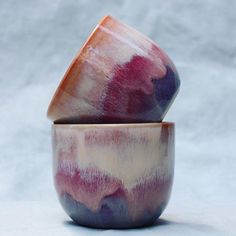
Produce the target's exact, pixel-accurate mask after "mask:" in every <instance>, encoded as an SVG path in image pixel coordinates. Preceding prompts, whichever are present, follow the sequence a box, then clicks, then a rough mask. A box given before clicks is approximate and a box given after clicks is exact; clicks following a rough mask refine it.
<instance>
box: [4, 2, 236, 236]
mask: <svg viewBox="0 0 236 236" xmlns="http://www.w3.org/2000/svg"><path fill="white" fill-rule="evenodd" d="M235 12H236V1H234V0H225V1H222V0H199V1H194V0H189V1H184V0H177V1H169V0H168V1H160V0H150V1H142V0H136V1H132V0H117V1H115V0H113V1H111V0H100V1H96V0H90V1H87V0H79V1H76V0H74V1H72V0H69V1H62V0H54V1H46V0H39V1H27V0H23V1H13V0H9V1H0V52H1V53H0V99H1V103H0V200H1V205H0V207H1V208H2V207H3V210H2V211H1V213H0V219H1V220H0V222H1V221H2V218H4V220H5V221H4V222H5V223H4V225H5V227H0V235H8V233H9V235H13V234H10V231H9V230H8V228H7V227H8V226H6V225H8V224H9V227H10V223H11V224H12V228H14V224H15V223H16V222H17V221H15V220H13V221H10V220H9V221H8V220H7V219H6V218H7V217H11V218H14V214H15V215H16V217H20V214H19V212H18V213H16V212H15V211H17V210H18V211H21V212H24V209H28V211H27V210H26V213H27V212H29V211H32V210H29V209H31V208H30V207H29V208H27V207H28V206H29V205H30V204H31V203H27V202H28V201H38V203H37V204H36V203H35V205H34V207H35V209H36V210H35V211H33V212H31V213H30V214H31V216H32V219H30V220H29V221H30V222H31V221H32V222H33V221H35V220H38V221H39V223H38V225H40V224H41V225H44V227H45V224H46V225H50V220H51V218H53V216H54V215H53V214H54V213H52V214H51V213H50V212H57V213H55V214H58V215H60V214H61V215H60V216H58V221H59V222H57V223H53V222H55V221H56V220H55V218H54V219H53V221H52V224H53V227H54V226H55V227H61V228H63V227H64V226H63V223H61V222H60V220H61V218H63V217H64V218H63V219H65V220H66V219H68V218H67V217H66V215H63V212H62V210H61V211H60V209H52V207H51V205H50V207H49V206H47V207H45V209H44V208H43V209H42V210H43V211H44V212H46V213H47V212H48V213H47V215H48V217H47V218H44V217H42V215H43V212H41V211H40V202H57V201H58V200H57V198H56V194H55V191H54V187H53V182H52V171H51V169H52V166H51V162H52V160H51V159H52V157H51V137H50V134H51V131H50V128H51V127H50V126H51V123H50V122H49V120H47V118H46V110H47V106H48V104H49V101H50V99H51V96H52V95H53V93H54V91H55V89H56V87H57V85H58V83H59V81H60V80H61V78H62V76H63V74H64V72H65V71H66V69H67V67H68V66H69V64H70V62H71V60H72V59H73V57H74V56H75V55H76V53H77V52H78V50H79V48H80V47H81V46H82V44H83V42H84V41H85V40H86V38H87V37H88V35H89V33H90V32H91V31H92V29H93V27H94V26H95V25H96V24H97V22H98V21H99V20H100V18H101V17H103V16H104V15H106V14H110V15H113V16H114V17H116V18H117V19H119V20H121V21H123V22H125V23H127V24H129V25H130V26H133V27H134V28H136V29H137V30H139V31H141V32H143V33H144V34H146V35H147V36H149V37H150V38H152V39H153V40H154V41H156V42H157V43H158V44H159V45H160V46H161V47H162V48H163V49H164V50H165V51H166V52H167V53H168V55H169V56H170V57H171V58H172V59H173V61H174V62H175V64H176V66H177V69H178V71H179V74H180V78H181V82H182V83H181V88H180V92H179V94H178V96H177V98H176V100H175V102H174V104H173V106H172V107H171V109H170V110H169V112H168V114H167V116H166V117H165V120H167V121H175V122H176V167H175V181H174V186H173V192H172V196H171V200H170V203H169V205H168V208H167V209H166V211H165V213H164V214H163V216H162V217H163V218H164V219H166V220H167V221H169V222H168V223H163V224H162V226H163V225H164V227H152V228H150V229H146V230H147V232H148V233H149V234H150V235H152V234H153V235H154V234H156V233H157V232H158V231H160V232H162V233H163V235H165V234H166V235H170V232H173V233H174V234H175V235H178V234H179V235H183V234H184V233H188V235H190V233H191V235H194V233H195V234H196V235H205V234H206V235H208V234H209V235H226V234H227V235H235V234H236V227H235V222H236V216H235V212H236V201H235V195H236V184H235V182H236V161H235V158H236V152H235V143H236V135H235V133H236V108H235V102H236V98H235V97H236V80H235V77H236V53H235V52H236V40H235V39H236V28H235V24H236V14H235ZM11 201H14V202H12V203H11ZM23 201H24V202H23ZM25 201H26V202H25ZM6 202H8V203H6ZM45 204H46V203H45ZM55 207H56V208H57V207H58V205H56V206H55ZM14 209H16V210H14ZM33 209H34V208H33ZM46 213H45V214H46ZM38 214H39V215H40V217H39V216H38ZM50 215H51V216H52V217H49V216H50ZM25 217H29V215H27V216H26V215H25ZM33 217H35V219H34V218H33ZM60 217H61V218H60ZM42 221H47V223H45V222H44V223H43V222H42ZM14 222H15V223H14ZM62 222H63V221H62ZM17 227H21V228H20V229H21V230H19V231H17V232H18V233H19V232H21V233H22V235H27V234H26V232H28V231H27V230H28V228H27V227H28V226H27V224H26V225H25V226H24V227H23V226H22V225H19V224H17ZM22 227H23V228H22ZM29 227H30V223H29ZM42 227H43V226H42ZM53 227H52V228H53ZM46 228H47V227H46ZM46 228H45V229H46ZM67 228H68V231H66V229H67ZM71 228H73V229H71ZM53 229H54V228H53ZM70 230H74V231H75V233H76V231H78V230H81V233H82V232H84V233H85V234H90V231H89V232H87V231H86V229H81V228H76V227H74V226H73V225H70V224H69V225H68V224H67V225H66V228H64V231H61V232H64V234H63V235H73V234H70V233H71V232H70ZM163 230H164V231H163ZM36 231H37V227H36ZM39 231H40V230H38V231H37V232H39ZM74 231H73V232H74ZM40 232H41V231H40ZM53 232H54V231H53V230H52V233H51V234H53ZM66 232H67V233H66ZM93 232H94V231H93ZM99 232H101V231H99ZM109 232H110V231H106V233H109ZM122 232H123V231H122ZM140 232H141V231H140ZM13 233H14V232H13ZM113 233H114V231H113ZM118 233H120V232H118ZM129 233H130V234H132V231H129ZM136 233H137V231H136ZM181 233H183V234H181ZM51 234H50V232H49V233H48V234H46V233H45V234H44V235H51ZM140 234H141V233H140ZM18 235H19V234H18ZM35 235H36V234H35ZM41 235H42V234H41ZM76 235H77V234H76Z"/></svg>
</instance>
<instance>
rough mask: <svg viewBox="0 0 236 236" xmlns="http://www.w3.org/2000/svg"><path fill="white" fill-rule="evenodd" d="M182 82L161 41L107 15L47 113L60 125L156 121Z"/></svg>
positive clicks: (74, 64)
mask: <svg viewBox="0 0 236 236" xmlns="http://www.w3.org/2000/svg"><path fill="white" fill-rule="evenodd" d="M179 85H180V80H179V76H178V73H177V71H176V68H175V66H174V64H173V63H172V61H171V60H170V59H169V58H168V56H167V55H166V54H165V53H164V52H163V51H162V50H161V49H160V47H159V46H158V45H157V44H155V43H154V42H153V41H151V40H150V39H148V38H147V37H146V36H144V35H143V34H141V33H139V32H137V31H136V30H134V29H132V28H130V27H129V26H127V25H124V24H122V23H120V22H119V21H117V20H115V19H114V18H112V17H110V16H107V17H105V18H104V19H103V20H102V21H101V22H100V23H99V24H98V26H97V27H96V28H95V30H94V31H93V33H92V34H91V36H90V37H89V39H88V40H87V42H86V43H85V45H84V46H83V47H82V49H81V50H80V52H79V54H78V55H77V56H76V58H75V59H74V61H73V62H72V63H71V65H70V67H69V69H68V70H67V72H66V74H65V76H64V78H63V80H62V82H61V83H60V85H59V87H58V89H57V90H56V93H55V95H54V97H53V98H52V101H51V103H50V105H49V108H48V114H47V115H48V117H49V118H50V119H51V120H52V121H57V122H59V123H62V122H63V123H69V122H70V123H135V122H157V121H161V120H162V119H163V117H164V115H165V114H166V112H167V110H168V108H169V107H170V105H171V103H172V102H173V100H174V98H175V96H176V94H177V91H178V89H179Z"/></svg>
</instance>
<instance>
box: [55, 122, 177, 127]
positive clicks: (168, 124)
mask: <svg viewBox="0 0 236 236" xmlns="http://www.w3.org/2000/svg"><path fill="white" fill-rule="evenodd" d="M174 126H175V122H168V121H163V122H150V123H117V124H115V123H110V124H69V123H68V124H55V123H53V124H52V127H53V128H69V129H72V128H75V129H76V128H80V129H81V128H155V127H174Z"/></svg>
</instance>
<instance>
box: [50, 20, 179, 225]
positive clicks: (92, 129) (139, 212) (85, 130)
mask: <svg viewBox="0 0 236 236" xmlns="http://www.w3.org/2000/svg"><path fill="white" fill-rule="evenodd" d="M179 86H180V80H179V77H178V73H177V70H176V68H175V66H174V64H173V62H172V61H171V60H170V59H169V57H168V56H167V55H166V54H165V53H164V52H163V51H162V50H161V49H160V47H159V46H157V45H156V44H155V43H154V42H153V41H151V40H150V39H148V38H147V37H145V36H144V35H143V34H141V33H139V32H137V31H136V30H134V29H132V28H130V27H129V26H127V25H124V24H122V23H120V22H119V21H117V20H115V19H114V18H112V17H110V16H106V17H104V18H103V19H102V20H101V22H100V23H99V24H98V25H97V27H96V28H95V30H94V31H93V32H92V34H91V36H90V37H89V39H88V40H87V42H86V43H85V44H84V46H83V47H82V49H81V50H80V52H79V53H78V55H77V56H76V58H75V59H74V60H73V62H72V63H71V65H70V67H69V69H68V70H67V72H66V74H65V76H64V78H63V80H62V81H61V83H60V85H59V87H58V89H57V90H56V93H55V95H54V96H53V98H52V101H51V103H50V105H49V108H48V113H47V115H48V118H49V119H51V120H52V121H53V122H54V124H53V128H52V141H53V169H54V182H55V187H56V190H57V193H58V196H59V199H60V202H61V204H62V206H63V208H64V210H65V211H66V212H67V213H68V215H69V216H70V217H71V218H72V219H73V220H74V221H75V222H77V223H78V224H80V225H85V226H90V227H98V228H130V227H141V226H145V225H149V224H152V223H153V222H155V220H156V219H157V218H158V217H159V216H160V214H161V213H162V212H163V210H164V208H165V207H166V205H167V202H168V200H169V196H170V192H171V187H172V182H173V174H174V123H170V122H162V119H163V118H164V116H165V114H166V112H167V110H168V109H169V107H170V105H171V104H172V102H173V100H174V98H175V96H176V94H177V92H178V89H179Z"/></svg>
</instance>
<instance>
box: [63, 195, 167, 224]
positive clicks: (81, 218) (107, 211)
mask: <svg viewBox="0 0 236 236" xmlns="http://www.w3.org/2000/svg"><path fill="white" fill-rule="evenodd" d="M115 195H116V194H112V195H110V196H107V197H105V198H104V199H103V200H102V203H101V208H100V210H99V211H98V212H92V211H90V210H89V209H88V208H87V207H86V206H85V205H84V204H82V203H79V202H77V201H76V200H74V199H73V198H72V197H71V196H70V195H69V194H68V193H64V194H62V195H61V196H60V202H61V204H62V206H63V208H64V210H65V211H66V212H67V214H68V215H69V216H70V217H71V219H72V220H73V221H75V222H76V223H78V224H80V225H83V226H89V227H95V228H133V227H142V226H146V225H150V224H153V223H154V222H155V220H156V219H157V218H158V217H159V216H160V215H161V213H162V212H163V210H164V208H165V206H166V203H163V204H162V205H161V206H160V207H159V208H158V209H157V210H156V212H155V214H150V212H148V211H145V212H144V213H143V216H142V218H141V219H139V220H137V221H132V219H131V218H130V216H129V213H128V208H127V204H126V202H125V200H124V198H123V197H121V196H119V197H117V196H115Z"/></svg>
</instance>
